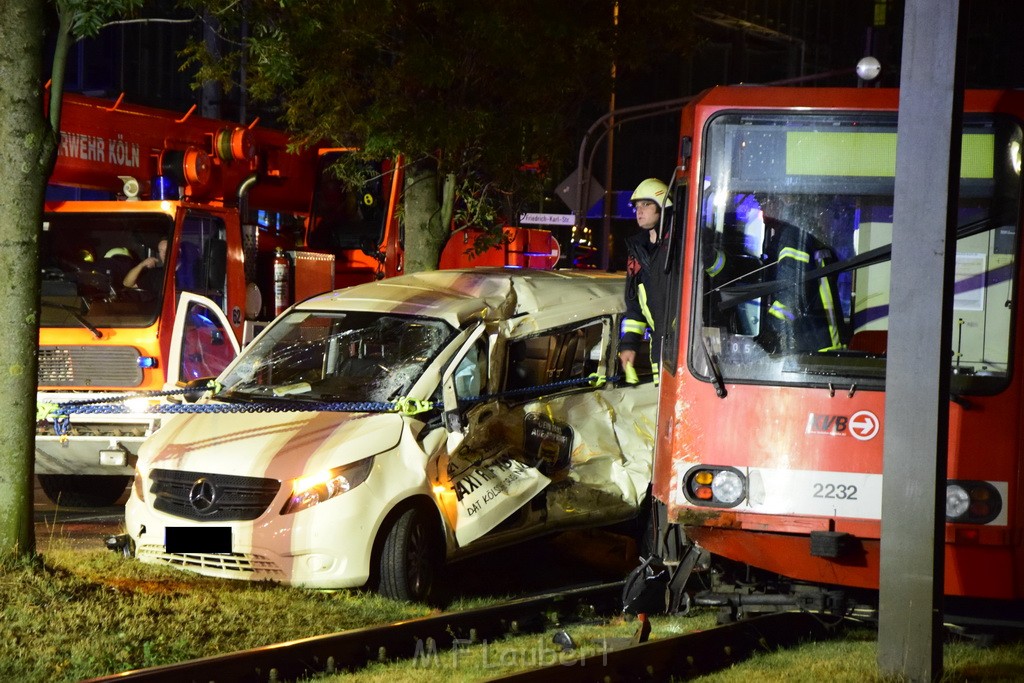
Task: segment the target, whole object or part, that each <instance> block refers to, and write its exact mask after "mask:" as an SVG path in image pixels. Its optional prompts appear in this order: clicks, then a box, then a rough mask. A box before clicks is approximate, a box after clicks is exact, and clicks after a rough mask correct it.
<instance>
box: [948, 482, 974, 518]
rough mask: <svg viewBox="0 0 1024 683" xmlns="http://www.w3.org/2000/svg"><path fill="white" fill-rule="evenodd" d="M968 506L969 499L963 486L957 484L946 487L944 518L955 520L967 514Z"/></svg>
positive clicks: (969, 503)
mask: <svg viewBox="0 0 1024 683" xmlns="http://www.w3.org/2000/svg"><path fill="white" fill-rule="evenodd" d="M970 505H971V497H970V495H968V493H967V491H966V489H964V487H963V486H960V485H959V484H949V485H947V486H946V517H949V518H950V519H956V518H957V517H960V516H961V515H963V514H964V513H965V512H967V508H968V507H970Z"/></svg>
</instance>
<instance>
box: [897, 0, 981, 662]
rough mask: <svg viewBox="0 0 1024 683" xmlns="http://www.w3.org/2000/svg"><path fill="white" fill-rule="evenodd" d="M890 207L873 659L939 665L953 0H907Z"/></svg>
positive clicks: (957, 141)
mask: <svg viewBox="0 0 1024 683" xmlns="http://www.w3.org/2000/svg"><path fill="white" fill-rule="evenodd" d="M905 12H906V14H905V19H904V29H903V58H902V65H901V76H900V104H899V124H898V127H897V133H898V135H897V143H896V181H895V183H896V185H895V200H894V206H893V239H892V266H891V278H892V279H891V285H890V295H889V296H890V298H889V339H888V352H889V353H888V363H887V366H886V382H885V390H886V394H885V444H884V463H883V469H882V539H881V560H880V563H881V566H880V577H879V624H878V666H879V669H880V672H881V673H882V675H883V676H901V677H902V680H908V681H931V680H937V679H938V678H939V677H940V676H941V673H942V612H943V579H944V566H943V559H944V534H943V531H944V522H945V482H946V452H947V449H948V438H949V436H948V434H949V382H950V377H949V374H950V360H949V359H950V347H951V342H950V332H951V328H952V323H951V319H952V282H953V264H954V259H955V255H956V212H957V198H958V195H959V180H960V146H961V137H962V130H963V126H962V121H963V68H962V64H963V60H962V58H961V56H960V53H961V50H960V49H959V48H960V41H959V39H958V36H959V29H960V22H959V18H960V3H959V0H941V1H937V0H907V2H906V9H905Z"/></svg>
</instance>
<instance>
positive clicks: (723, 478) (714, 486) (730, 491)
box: [711, 470, 744, 505]
mask: <svg viewBox="0 0 1024 683" xmlns="http://www.w3.org/2000/svg"><path fill="white" fill-rule="evenodd" d="M743 489H744V486H743V479H742V478H741V477H740V475H739V474H737V473H736V472H733V471H732V470H722V471H721V472H719V473H718V474H716V475H715V479H714V481H712V482H711V493H713V494H714V496H715V498H716V499H718V500H719V501H721V502H722V503H723V504H725V505H735V504H736V503H738V502H740V499H741V498H742V497H743Z"/></svg>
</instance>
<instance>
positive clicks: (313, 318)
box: [219, 312, 455, 402]
mask: <svg viewBox="0 0 1024 683" xmlns="http://www.w3.org/2000/svg"><path fill="white" fill-rule="evenodd" d="M454 334H455V330H453V329H452V328H451V327H450V326H449V325H448V324H447V323H444V322H441V321H439V320H431V319H427V318H416V317H412V316H398V315H381V314H380V313H361V312H346V313H308V312H295V313H291V314H289V315H288V316H287V317H285V318H284V319H282V320H280V321H279V322H278V323H277V324H275V325H274V326H273V327H272V328H270V329H269V330H268V331H267V333H266V334H265V335H264V336H262V337H261V338H259V339H258V340H256V341H255V342H254V343H253V346H251V347H250V348H249V349H247V350H246V352H245V353H244V354H243V355H242V357H240V358H239V359H238V363H237V364H236V365H235V367H234V368H233V369H232V371H231V372H230V373H229V374H228V375H227V376H226V377H225V378H224V381H223V386H224V390H223V391H222V392H221V393H220V394H219V397H221V398H225V397H226V398H241V399H244V398H249V397H259V398H261V399H264V398H268V397H269V398H275V397H277V398H281V399H288V400H296V399H298V400H315V401H332V402H364V401H366V402H388V401H393V400H394V399H396V398H399V397H402V396H405V395H406V394H407V393H408V392H409V390H410V389H412V387H413V385H414V384H415V383H416V381H417V380H418V379H419V378H420V376H421V375H422V374H423V371H424V369H425V368H426V367H427V366H428V365H429V364H430V361H431V360H432V359H433V358H434V356H436V355H437V353H438V352H439V351H440V350H441V349H442V348H443V347H444V346H445V345H446V343H447V342H448V341H449V340H450V339H451V338H452V337H453V335H454Z"/></svg>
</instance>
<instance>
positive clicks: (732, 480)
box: [682, 465, 747, 507]
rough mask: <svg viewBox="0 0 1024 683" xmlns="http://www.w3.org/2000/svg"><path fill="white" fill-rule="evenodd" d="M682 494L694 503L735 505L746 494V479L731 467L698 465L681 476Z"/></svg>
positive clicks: (741, 500) (718, 505) (723, 505)
mask: <svg viewBox="0 0 1024 683" xmlns="http://www.w3.org/2000/svg"><path fill="white" fill-rule="evenodd" d="M682 488H683V495H684V496H686V499H687V500H689V501H690V502H691V503H693V504H694V505H704V506H714V507H735V506H737V505H739V504H740V503H741V502H743V499H744V498H745V497H746V494H747V481H746V477H744V476H743V474H742V473H741V472H740V471H739V470H737V469H735V468H732V467H719V466H715V465H700V466H698V467H694V468H692V469H691V470H690V471H689V472H687V473H686V474H685V475H684V477H683V486H682Z"/></svg>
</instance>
